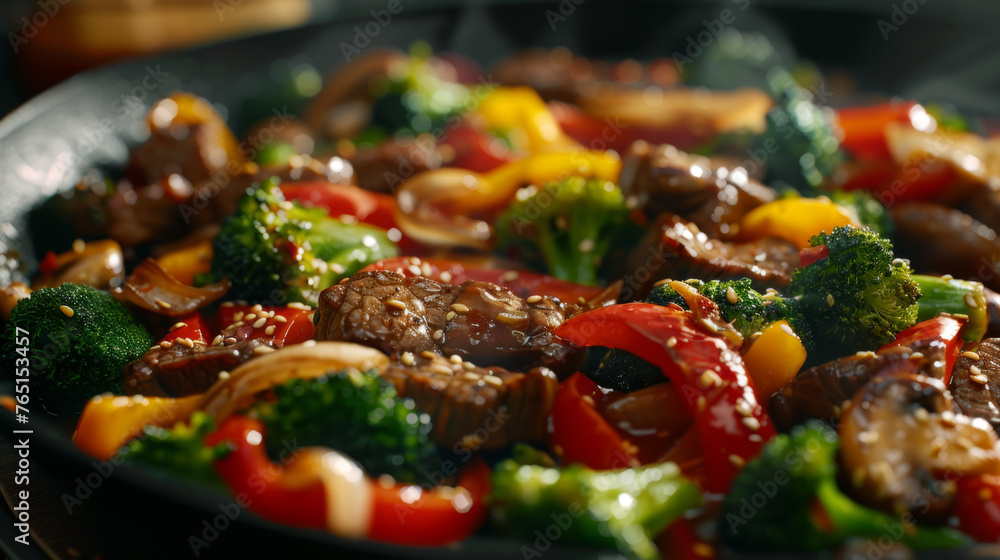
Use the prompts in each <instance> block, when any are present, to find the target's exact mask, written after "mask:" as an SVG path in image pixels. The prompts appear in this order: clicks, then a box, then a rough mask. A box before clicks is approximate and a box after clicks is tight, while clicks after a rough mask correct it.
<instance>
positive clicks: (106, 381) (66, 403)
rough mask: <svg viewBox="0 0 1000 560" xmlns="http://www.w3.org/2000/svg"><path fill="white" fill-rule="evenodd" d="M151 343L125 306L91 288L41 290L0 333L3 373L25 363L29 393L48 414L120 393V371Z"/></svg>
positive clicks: (69, 286) (15, 311) (20, 306)
mask: <svg viewBox="0 0 1000 560" xmlns="http://www.w3.org/2000/svg"><path fill="white" fill-rule="evenodd" d="M152 344H153V339H152V338H151V337H150V335H149V332H147V331H146V329H145V327H143V326H142V325H140V324H138V323H136V322H135V320H134V319H133V318H132V316H131V315H130V314H129V312H128V310H127V309H126V308H125V305H124V304H122V303H121V302H119V301H117V300H115V299H114V298H113V297H112V296H111V294H109V293H107V292H102V291H101V290H98V289H96V288H92V287H90V286H84V285H81V284H73V283H69V282H67V283H65V284H62V285H61V286H57V287H55V288H42V289H41V290H38V291H36V292H33V293H32V294H31V297H29V298H28V299H23V300H21V301H19V302H18V304H17V305H16V306H14V309H13V311H12V312H11V317H10V321H9V322H8V323H7V326H6V327H5V329H4V334H3V355H4V356H5V361H6V362H8V369H7V371H12V372H13V371H15V366H18V367H17V369H21V367H24V363H25V362H29V361H30V367H31V394H32V395H33V396H37V397H38V400H39V402H41V403H42V405H43V406H44V407H45V409H46V410H48V411H49V412H51V413H53V414H62V413H72V412H79V411H80V410H82V409H83V405H84V404H86V403H87V400H88V399H90V397H92V396H94V395H97V394H100V393H104V392H108V391H110V392H112V393H121V391H122V378H123V377H124V368H125V366H126V365H128V363H129V362H131V361H133V360H136V359H138V358H139V357H141V356H142V355H143V354H144V353H145V352H146V350H148V349H149V347H150V346H151V345H152Z"/></svg>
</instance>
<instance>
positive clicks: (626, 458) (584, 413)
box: [549, 372, 639, 470]
mask: <svg viewBox="0 0 1000 560" xmlns="http://www.w3.org/2000/svg"><path fill="white" fill-rule="evenodd" d="M600 390H601V389H600V388H599V387H598V386H597V384H596V383H594V382H593V381H591V379H590V378H589V377H587V376H586V375H584V374H582V373H580V372H577V373H574V374H573V375H571V376H570V377H569V378H568V379H566V380H565V381H563V382H562V383H560V384H559V390H558V391H556V398H555V401H554V402H553V403H552V433H551V436H550V440H549V444H550V447H552V448H553V449H558V450H559V451H561V455H562V460H563V462H564V463H567V464H568V463H583V464H584V465H586V466H588V467H590V468H592V469H595V470H608V469H624V468H627V467H633V466H636V465H638V464H639V461H638V459H637V458H636V457H635V454H634V453H632V452H631V451H630V450H629V449H628V448H627V447H626V446H625V445H624V444H625V442H624V440H623V439H622V437H621V435H620V434H619V433H618V432H617V431H616V430H615V429H614V428H613V427H612V426H611V424H609V423H608V421H607V420H605V419H604V417H603V416H601V413H600V412H598V411H597V409H596V407H595V400H594V397H595V395H597V394H598V393H599V392H600ZM585 397H590V398H589V401H588V399H586V398H585ZM584 427H586V428H584ZM559 451H557V452H556V453H557V454H559Z"/></svg>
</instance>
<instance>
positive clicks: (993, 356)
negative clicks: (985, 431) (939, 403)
mask: <svg viewBox="0 0 1000 560" xmlns="http://www.w3.org/2000/svg"><path fill="white" fill-rule="evenodd" d="M975 353H976V354H977V355H978V358H979V359H974V358H973V357H970V356H971V355H970V354H968V353H966V354H963V355H961V356H959V358H958V360H957V361H956V362H955V369H954V370H952V373H951V381H950V382H949V383H948V389H949V390H950V391H951V395H952V397H953V398H954V399H955V403H956V404H957V405H958V408H959V409H961V410H962V412H963V413H965V414H966V415H968V416H972V417H973V418H982V419H984V420H986V421H987V422H989V423H990V425H991V426H993V429H994V430H996V431H997V432H1000V338H988V339H986V340H984V341H982V342H980V343H979V348H977V349H976V352H975ZM973 367H975V368H976V369H977V370H978V373H973V372H972V368H973Z"/></svg>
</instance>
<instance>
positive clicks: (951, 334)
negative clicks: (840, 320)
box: [878, 315, 966, 385]
mask: <svg viewBox="0 0 1000 560" xmlns="http://www.w3.org/2000/svg"><path fill="white" fill-rule="evenodd" d="M965 321H966V320H965V319H959V318H956V317H946V316H943V315H942V316H940V317H935V318H933V319H928V320H926V321H921V322H919V323H917V324H916V325H913V326H912V327H910V328H908V329H906V330H905V331H903V332H901V333H899V334H897V335H896V338H895V339H893V341H892V342H890V343H888V344H886V345H885V346H883V347H881V348H879V349H878V351H879V352H883V351H885V350H887V349H889V348H895V347H902V348H911V347H913V346H914V345H915V344H917V343H927V342H930V343H937V344H940V345H943V346H944V355H945V365H944V370H945V374H944V379H942V381H943V382H944V384H945V385H947V384H948V382H949V381H950V380H951V370H952V368H954V367H955V360H957V359H958V355H959V353H961V351H962V345H963V344H964V339H963V338H962V334H961V331H962V325H964V324H965Z"/></svg>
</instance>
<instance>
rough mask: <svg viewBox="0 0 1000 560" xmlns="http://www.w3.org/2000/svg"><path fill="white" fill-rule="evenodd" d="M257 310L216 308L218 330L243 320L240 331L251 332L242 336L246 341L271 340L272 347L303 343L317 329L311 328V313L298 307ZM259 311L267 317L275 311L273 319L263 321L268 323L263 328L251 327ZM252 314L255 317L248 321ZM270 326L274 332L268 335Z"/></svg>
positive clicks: (244, 307)
mask: <svg viewBox="0 0 1000 560" xmlns="http://www.w3.org/2000/svg"><path fill="white" fill-rule="evenodd" d="M257 307H258V306H250V305H227V306H221V307H219V317H218V322H219V330H223V329H225V328H226V327H227V326H229V325H232V324H234V323H236V322H238V321H243V327H242V328H246V329H251V330H250V332H249V333H248V334H247V336H246V337H245V338H246V339H250V338H259V339H264V340H271V341H272V342H273V346H274V347H275V348H281V347H282V346H287V345H289V344H299V343H300V342H305V341H307V340H310V339H311V338H312V337H313V334H314V333H315V332H316V326H315V325H313V322H312V319H310V317H309V316H310V315H311V314H312V311H311V310H308V309H300V308H297V307H270V306H265V307H260V309H257ZM261 312H266V313H268V314H270V313H271V312H274V317H269V318H266V319H267V320H266V321H265V322H264V324H263V325H261V326H260V327H254V326H253V325H254V324H255V323H256V322H257V321H259V320H260V318H261V316H260V313H261ZM251 314H253V315H254V317H253V318H252V319H247V317H248V316H249V315H251ZM278 317H280V319H279V318H278ZM272 326H273V327H274V330H273V331H272V332H271V334H267V331H268V327H272ZM241 338H243V337H241Z"/></svg>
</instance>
